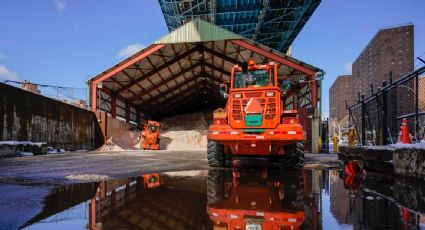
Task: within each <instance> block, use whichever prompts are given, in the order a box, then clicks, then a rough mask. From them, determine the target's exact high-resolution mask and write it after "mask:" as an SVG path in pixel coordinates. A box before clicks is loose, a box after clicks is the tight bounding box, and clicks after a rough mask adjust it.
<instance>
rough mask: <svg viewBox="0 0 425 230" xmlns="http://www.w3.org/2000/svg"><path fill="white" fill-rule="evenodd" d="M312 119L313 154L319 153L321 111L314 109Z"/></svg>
mask: <svg viewBox="0 0 425 230" xmlns="http://www.w3.org/2000/svg"><path fill="white" fill-rule="evenodd" d="M312 115H313V116H312V119H311V136H312V137H311V151H312V152H313V153H319V143H318V142H319V132H320V116H319V111H318V109H317V107H316V108H314V109H313V114H312Z"/></svg>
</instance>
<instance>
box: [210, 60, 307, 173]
mask: <svg viewBox="0 0 425 230" xmlns="http://www.w3.org/2000/svg"><path fill="white" fill-rule="evenodd" d="M292 88H293V82H291V81H290V79H283V80H282V81H280V84H279V85H278V79H277V65H276V64H275V63H273V62H270V63H268V64H265V65H257V64H256V63H255V60H254V59H250V60H249V61H248V63H244V64H243V65H242V67H241V66H238V65H235V66H233V68H232V70H231V78H230V89H229V87H228V85H227V84H220V94H221V95H222V96H223V97H224V98H227V99H228V100H227V104H226V107H225V109H217V110H216V111H214V113H213V118H214V120H213V123H212V125H211V126H210V128H209V133H208V150H207V158H208V164H209V165H210V166H211V167H220V166H224V165H225V160H226V159H229V158H230V159H231V157H232V156H247V157H252V156H255V157H258V156H260V157H261V156H262V157H268V158H269V159H270V160H272V161H275V162H277V163H279V164H280V166H281V167H282V168H288V169H289V168H291V169H294V168H295V169H299V168H302V166H303V163H304V143H303V140H304V131H303V127H302V126H301V124H300V123H299V121H298V118H297V114H298V111H297V110H294V109H293V108H291V109H285V107H284V105H283V100H284V98H285V97H286V96H289V95H290V94H292V93H293V92H291V91H293V89H292Z"/></svg>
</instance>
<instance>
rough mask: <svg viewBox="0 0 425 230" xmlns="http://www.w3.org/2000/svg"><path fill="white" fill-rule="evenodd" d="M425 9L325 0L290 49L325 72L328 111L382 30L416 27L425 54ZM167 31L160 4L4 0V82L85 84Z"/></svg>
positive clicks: (0, 21) (0, 48) (398, 1)
mask: <svg viewBox="0 0 425 230" xmlns="http://www.w3.org/2000/svg"><path fill="white" fill-rule="evenodd" d="M423 9H425V1H423V0H405V1H402V0H374V1H370V0H352V1H348V0H344V1H341V0H322V3H321V5H320V6H319V7H318V9H317V10H316V12H315V13H314V14H313V16H312V17H311V18H310V20H309V22H308V23H307V24H306V26H305V27H304V29H303V30H302V31H301V33H300V34H299V35H298V37H297V38H296V39H295V42H294V43H293V46H292V48H293V56H294V57H295V58H297V59H300V60H303V61H305V62H307V63H310V64H312V65H315V66H317V67H320V68H322V69H324V70H325V71H326V73H327V74H326V76H325V80H324V85H323V86H324V88H323V111H324V112H326V113H327V110H328V88H329V86H330V85H331V84H332V82H333V81H334V80H335V78H336V76H338V75H341V74H346V73H350V71H351V70H350V69H351V68H350V65H351V63H352V62H353V61H354V59H355V58H356V57H357V56H358V55H359V54H360V52H361V51H362V49H363V48H364V47H365V46H366V44H367V43H368V42H369V41H370V40H371V39H372V37H373V36H374V34H375V33H376V32H377V31H378V30H379V28H382V27H386V26H391V25H397V24H402V23H407V22H412V23H414V25H415V56H419V55H421V54H423V53H424V52H425V44H424V43H423V42H422V43H421V41H425V14H423V12H421V10H422V11H423ZM167 32H168V31H167V28H166V25H165V21H164V18H163V16H162V13H161V10H160V8H159V4H158V2H157V1H156V0H122V1H101V0H40V1H28V0H27V1H24V0H2V1H1V2H0V80H4V79H16V80H24V79H30V80H31V81H33V82H36V83H42V84H52V85H56V84H59V85H63V86H71V87H85V81H86V80H87V79H88V78H89V77H92V76H94V75H96V74H97V73H99V72H101V71H103V70H105V69H106V68H108V67H110V66H112V65H114V64H116V63H117V62H118V61H120V60H121V59H122V58H123V57H125V56H126V54H128V53H129V52H131V51H134V50H137V49H139V48H141V47H143V46H144V45H147V44H150V43H151V42H153V41H155V40H157V39H158V38H160V37H161V36H163V35H165V34H166V33H167ZM424 56H425V55H422V57H424ZM416 64H418V62H417V61H416Z"/></svg>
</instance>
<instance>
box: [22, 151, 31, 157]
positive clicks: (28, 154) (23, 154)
mask: <svg viewBox="0 0 425 230" xmlns="http://www.w3.org/2000/svg"><path fill="white" fill-rule="evenodd" d="M19 156H22V157H28V156H34V153H31V152H20V153H19Z"/></svg>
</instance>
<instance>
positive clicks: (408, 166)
mask: <svg viewBox="0 0 425 230" xmlns="http://www.w3.org/2000/svg"><path fill="white" fill-rule="evenodd" d="M393 159H394V169H395V171H396V173H397V174H399V175H403V176H410V177H418V178H425V149H421V148H413V147H406V148H397V149H395V151H394V156H393Z"/></svg>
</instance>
